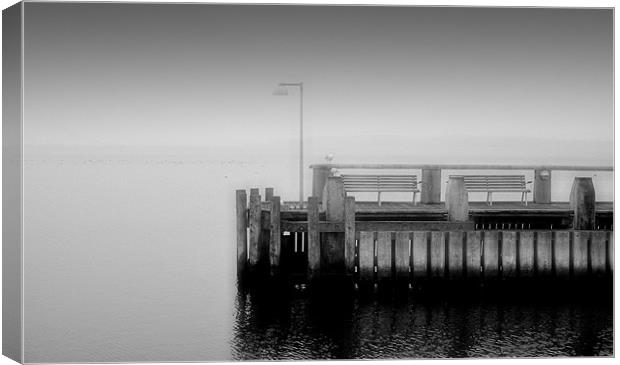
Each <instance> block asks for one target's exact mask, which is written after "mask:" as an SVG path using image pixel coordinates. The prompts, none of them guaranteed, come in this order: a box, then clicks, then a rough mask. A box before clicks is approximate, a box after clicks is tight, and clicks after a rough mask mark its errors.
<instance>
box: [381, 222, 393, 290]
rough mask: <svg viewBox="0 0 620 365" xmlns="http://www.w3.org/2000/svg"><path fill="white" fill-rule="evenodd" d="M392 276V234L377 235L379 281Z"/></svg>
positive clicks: (382, 233)
mask: <svg viewBox="0 0 620 365" xmlns="http://www.w3.org/2000/svg"><path fill="white" fill-rule="evenodd" d="M391 276H392V232H378V233H377V279H378V280H385V279H389V278H391Z"/></svg>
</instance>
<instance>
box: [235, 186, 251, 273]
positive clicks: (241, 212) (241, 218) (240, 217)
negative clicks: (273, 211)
mask: <svg viewBox="0 0 620 365" xmlns="http://www.w3.org/2000/svg"><path fill="white" fill-rule="evenodd" d="M236 197H237V275H238V276H243V275H244V274H245V269H246V264H247V261H248V230H247V228H248V221H247V214H248V197H247V195H246V192H245V190H237V191H236Z"/></svg>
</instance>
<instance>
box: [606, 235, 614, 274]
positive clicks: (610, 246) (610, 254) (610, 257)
mask: <svg viewBox="0 0 620 365" xmlns="http://www.w3.org/2000/svg"><path fill="white" fill-rule="evenodd" d="M607 266H608V267H609V270H610V271H611V272H610V274H613V271H614V232H613V231H611V232H610V234H609V239H608V242H607Z"/></svg>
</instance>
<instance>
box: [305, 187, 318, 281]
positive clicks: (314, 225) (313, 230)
mask: <svg viewBox="0 0 620 365" xmlns="http://www.w3.org/2000/svg"><path fill="white" fill-rule="evenodd" d="M320 265H321V236H320V232H319V200H318V198H317V197H309V198H308V277H309V278H310V279H315V278H317V277H318V275H319V271H320V268H321V266H320Z"/></svg>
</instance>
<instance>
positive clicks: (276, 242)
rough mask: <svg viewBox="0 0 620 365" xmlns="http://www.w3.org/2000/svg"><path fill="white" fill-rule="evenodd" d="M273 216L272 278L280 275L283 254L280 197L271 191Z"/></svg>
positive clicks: (271, 221) (271, 218) (271, 238)
mask: <svg viewBox="0 0 620 365" xmlns="http://www.w3.org/2000/svg"><path fill="white" fill-rule="evenodd" d="M271 194H272V196H271V200H270V201H271V212H270V213H271V214H270V224H269V228H270V232H269V266H270V268H271V270H270V272H271V275H272V276H275V275H277V274H278V273H279V270H280V254H281V252H282V245H281V236H280V235H281V232H280V197H279V196H273V190H272V191H271Z"/></svg>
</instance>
